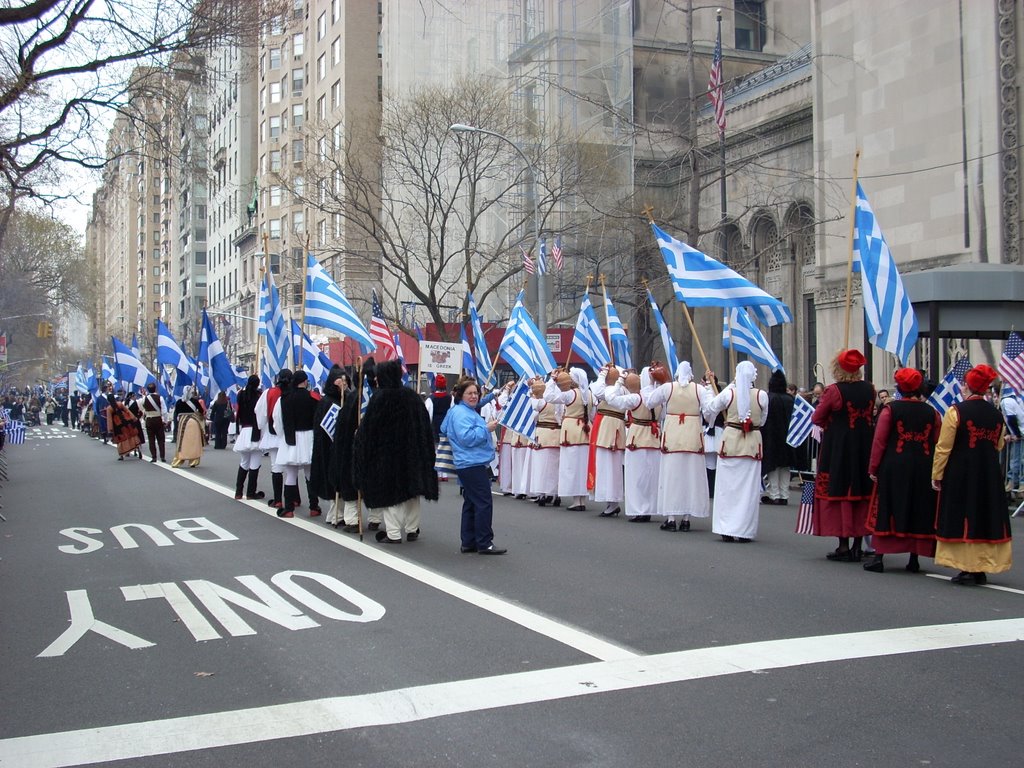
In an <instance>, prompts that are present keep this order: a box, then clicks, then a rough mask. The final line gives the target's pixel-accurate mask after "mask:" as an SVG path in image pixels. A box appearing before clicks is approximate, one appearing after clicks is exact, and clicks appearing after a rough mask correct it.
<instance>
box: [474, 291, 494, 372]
mask: <svg viewBox="0 0 1024 768" xmlns="http://www.w3.org/2000/svg"><path fill="white" fill-rule="evenodd" d="M469 324H470V327H471V328H472V329H473V346H474V348H475V349H474V350H473V351H474V354H475V356H476V372H477V379H478V380H479V381H480V386H482V387H484V388H485V389H493V388H494V385H495V381H496V380H495V377H494V373H493V371H492V370H491V353H490V352H489V351H488V350H487V337H486V336H484V327H483V324H482V323H481V322H480V315H479V314H478V313H477V311H476V302H475V301H474V300H473V292H472V291H470V292H469ZM488 374H490V378H489V379H488V380H487V381H483V379H482V377H484V376H487V375H488Z"/></svg>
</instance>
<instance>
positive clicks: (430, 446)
mask: <svg viewBox="0 0 1024 768" xmlns="http://www.w3.org/2000/svg"><path fill="white" fill-rule="evenodd" d="M434 459H435V455H434V431H433V429H432V428H431V424H430V419H429V418H428V416H427V412H426V409H424V407H423V403H422V402H421V401H420V398H419V395H417V394H416V393H415V392H413V391H412V390H411V389H409V388H407V387H403V386H402V364H401V363H399V362H398V361H397V360H388V361H387V362H384V363H381V364H380V365H378V366H377V390H376V392H374V394H373V397H371V398H370V402H369V404H368V405H367V407H366V413H365V414H364V415H363V417H362V419H361V420H360V423H359V429H358V430H356V435H355V441H354V445H353V455H352V469H353V477H354V479H355V484H356V487H357V488H358V490H359V491H361V492H362V495H363V501H365V502H366V506H367V507H369V508H371V509H378V510H380V512H381V515H382V517H383V518H384V526H385V528H386V530H384V531H377V535H376V538H377V541H380V542H386V543H389V544H398V543H400V542H401V541H402V531H403V529H404V530H405V532H406V535H407V538H408V540H409V541H415V540H416V539H417V538H419V534H420V498H421V497H422V498H426V499H427V500H429V501H437V497H438V481H437V472H436V471H434Z"/></svg>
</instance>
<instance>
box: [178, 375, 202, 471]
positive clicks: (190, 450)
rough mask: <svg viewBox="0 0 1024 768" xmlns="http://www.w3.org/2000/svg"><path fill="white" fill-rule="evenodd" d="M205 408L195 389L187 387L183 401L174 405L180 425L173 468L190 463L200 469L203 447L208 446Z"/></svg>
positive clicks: (183, 394)
mask: <svg viewBox="0 0 1024 768" xmlns="http://www.w3.org/2000/svg"><path fill="white" fill-rule="evenodd" d="M205 413H206V409H205V408H203V404H202V402H201V401H200V400H199V396H198V395H197V394H196V389H195V387H185V391H184V392H182V395H181V399H179V400H178V402H177V403H175V405H174V418H175V421H176V422H177V424H178V429H177V450H175V452H174V458H173V459H172V460H171V466H172V467H180V466H181V465H182V464H184V463H185V462H188V465H189V466H190V467H198V466H199V460H200V459H201V458H202V457H203V446H204V445H205V444H206V421H205V418H204V415H205Z"/></svg>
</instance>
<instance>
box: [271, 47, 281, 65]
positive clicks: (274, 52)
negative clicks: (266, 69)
mask: <svg viewBox="0 0 1024 768" xmlns="http://www.w3.org/2000/svg"><path fill="white" fill-rule="evenodd" d="M270 68H271V69H280V68H281V49H280V48H271V49H270Z"/></svg>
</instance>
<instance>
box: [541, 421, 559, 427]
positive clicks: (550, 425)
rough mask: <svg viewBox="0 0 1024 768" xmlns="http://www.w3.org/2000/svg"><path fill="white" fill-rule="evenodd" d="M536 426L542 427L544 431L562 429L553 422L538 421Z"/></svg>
mask: <svg viewBox="0 0 1024 768" xmlns="http://www.w3.org/2000/svg"><path fill="white" fill-rule="evenodd" d="M537 426H538V427H543V428H544V429H561V428H562V425H561V424H555V422H553V421H538V422H537Z"/></svg>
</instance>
